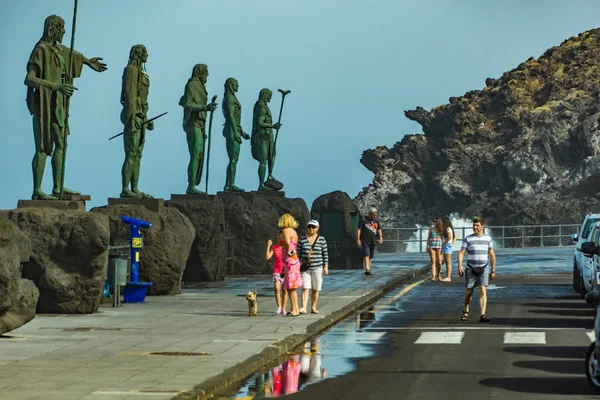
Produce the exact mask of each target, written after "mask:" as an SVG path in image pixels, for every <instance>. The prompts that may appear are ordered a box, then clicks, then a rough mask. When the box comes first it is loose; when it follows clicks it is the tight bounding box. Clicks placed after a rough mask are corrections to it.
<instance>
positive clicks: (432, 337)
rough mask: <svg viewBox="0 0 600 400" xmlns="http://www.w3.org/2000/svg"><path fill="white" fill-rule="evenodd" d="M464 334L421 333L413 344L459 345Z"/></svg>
mask: <svg viewBox="0 0 600 400" xmlns="http://www.w3.org/2000/svg"><path fill="white" fill-rule="evenodd" d="M464 336H465V333H464V332H421V335H420V336H419V338H418V339H417V341H416V342H415V344H460V342H461V341H462V339H463V337H464Z"/></svg>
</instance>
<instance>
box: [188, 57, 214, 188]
mask: <svg viewBox="0 0 600 400" xmlns="http://www.w3.org/2000/svg"><path fill="white" fill-rule="evenodd" d="M207 80H208V66H207V65H206V64H196V65H195V66H194V69H193V70H192V76H191V78H190V79H189V80H188V82H187V84H186V85H185V91H184V94H183V96H182V97H181V99H180V100H179V105H180V106H182V107H183V130H184V132H185V133H186V136H187V143H188V150H189V153H190V162H189V164H188V187H187V190H186V193H187V194H194V193H204V192H202V191H200V190H198V189H196V186H198V185H199V184H200V180H201V179H202V165H203V164H204V146H205V144H206V138H207V136H206V112H207V111H214V110H215V109H216V108H217V103H214V102H211V103H210V104H207V103H208V94H207V92H206V87H205V84H206V82H207Z"/></svg>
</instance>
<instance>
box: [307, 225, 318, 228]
mask: <svg viewBox="0 0 600 400" xmlns="http://www.w3.org/2000/svg"><path fill="white" fill-rule="evenodd" d="M316 228H317V227H316V226H314V225H309V226H308V229H316Z"/></svg>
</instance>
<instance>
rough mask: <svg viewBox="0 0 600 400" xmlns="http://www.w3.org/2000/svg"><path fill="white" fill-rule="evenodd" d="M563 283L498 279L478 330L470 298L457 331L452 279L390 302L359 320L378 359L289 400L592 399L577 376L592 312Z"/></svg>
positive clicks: (545, 277) (546, 278) (456, 291)
mask: <svg viewBox="0 0 600 400" xmlns="http://www.w3.org/2000/svg"><path fill="white" fill-rule="evenodd" d="M499 270H500V269H499ZM570 277H571V276H570V274H569V273H568V272H560V273H557V272H554V273H550V274H547V273H543V274H540V273H538V274H528V275H523V274H519V273H518V270H516V271H511V273H509V274H506V275H504V276H502V275H499V277H498V278H497V279H496V281H495V282H494V284H493V285H491V286H490V288H489V304H488V311H487V314H488V316H489V317H490V318H491V319H492V322H491V323H488V324H484V323H480V322H479V321H478V316H479V312H478V310H479V305H478V296H477V295H475V296H474V299H473V300H474V301H473V302H472V303H471V315H470V319H469V321H468V322H462V321H460V311H461V307H462V306H461V303H462V301H461V296H462V293H463V291H464V284H463V281H462V280H460V279H457V278H455V279H454V280H453V282H452V283H439V282H431V281H426V282H423V283H421V284H419V285H417V286H415V287H414V288H412V289H411V290H410V291H408V292H406V293H405V294H404V295H403V296H401V297H398V296H395V297H398V298H397V299H395V298H394V297H392V296H388V297H387V298H384V299H382V300H381V301H380V302H378V303H377V304H376V305H375V306H374V308H373V309H371V310H370V311H369V310H365V312H363V313H362V315H361V316H360V320H358V319H357V327H359V331H358V332H357V333H356V335H357V336H360V335H364V337H365V339H368V338H371V339H377V340H376V341H375V342H372V343H377V344H372V343H371V344H369V346H371V347H372V350H373V351H374V352H375V354H376V355H375V357H371V358H363V359H360V360H357V363H358V366H357V370H355V371H354V372H351V373H349V374H346V375H344V376H340V377H336V378H331V379H325V380H322V381H320V382H318V383H315V384H310V385H307V386H305V387H304V388H303V390H301V391H299V392H297V393H294V394H291V395H289V396H287V397H286V398H288V397H289V398H290V399H315V398H318V399H322V398H323V399H325V398H327V399H397V398H402V399H419V400H422V399H429V398H432V399H433V398H440V399H464V398H498V399H543V398H548V399H563V398H564V399H587V398H596V397H595V396H594V395H593V392H592V391H591V389H589V387H588V385H587V381H586V378H585V372H584V359H585V353H586V350H587V348H588V346H589V344H590V342H591V340H590V337H589V336H588V333H589V332H590V331H591V329H592V326H593V310H592V308H591V307H590V306H588V305H587V304H586V303H585V302H583V301H582V300H581V299H580V298H579V297H578V296H577V295H576V294H575V293H574V292H573V290H572V288H571V286H570ZM343 334H344V333H340V335H343ZM361 346H362V345H361Z"/></svg>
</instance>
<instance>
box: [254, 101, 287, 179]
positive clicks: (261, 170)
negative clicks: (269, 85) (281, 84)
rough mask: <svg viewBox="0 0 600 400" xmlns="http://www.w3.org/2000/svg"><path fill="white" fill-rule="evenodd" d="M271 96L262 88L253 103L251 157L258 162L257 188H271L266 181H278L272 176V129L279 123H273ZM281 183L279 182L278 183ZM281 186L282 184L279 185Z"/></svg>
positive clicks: (273, 151)
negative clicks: (270, 106) (267, 173)
mask: <svg viewBox="0 0 600 400" xmlns="http://www.w3.org/2000/svg"><path fill="white" fill-rule="evenodd" d="M272 97H273V92H271V91H270V90H269V89H262V90H261V91H260V93H259V95H258V101H257V102H256V104H254V118H253V121H252V138H251V144H252V157H253V158H254V159H255V160H256V161H258V162H259V165H258V180H259V184H258V190H273V189H272V188H271V187H269V186H273V185H272V184H269V185H267V182H276V183H279V181H277V180H276V179H275V178H274V177H273V166H274V164H275V156H276V150H275V138H274V137H273V129H279V128H280V127H281V124H280V123H279V122H276V123H275V124H273V118H272V117H271V110H270V109H269V106H268V103H269V102H270V101H271V98H272ZM267 164H268V167H269V170H268V171H269V175H268V177H267V181H265V173H266V169H267ZM279 185H281V183H279ZM281 186H283V185H281Z"/></svg>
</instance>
